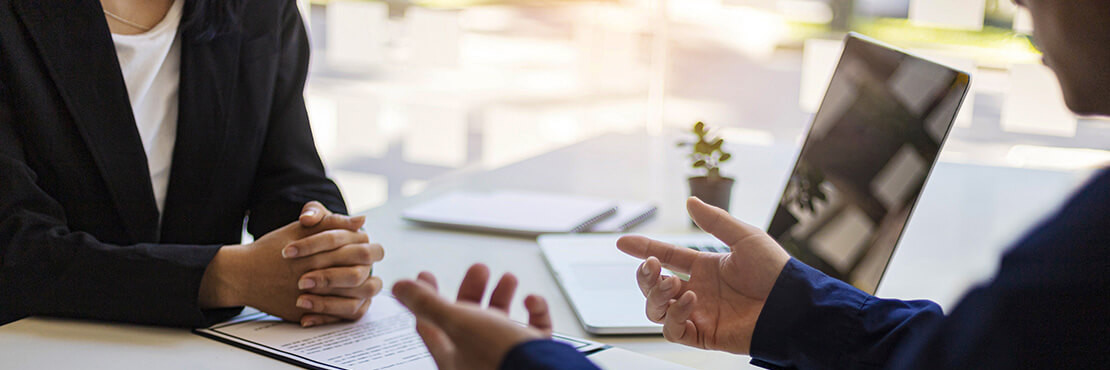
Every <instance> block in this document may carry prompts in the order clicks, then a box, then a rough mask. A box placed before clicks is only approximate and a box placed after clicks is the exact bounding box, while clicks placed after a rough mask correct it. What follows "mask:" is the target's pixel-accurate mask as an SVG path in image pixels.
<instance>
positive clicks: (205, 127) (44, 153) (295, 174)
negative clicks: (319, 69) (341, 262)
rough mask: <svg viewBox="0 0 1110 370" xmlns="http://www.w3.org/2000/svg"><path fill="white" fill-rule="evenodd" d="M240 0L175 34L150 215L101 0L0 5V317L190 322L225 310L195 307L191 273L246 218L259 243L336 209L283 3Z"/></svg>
mask: <svg viewBox="0 0 1110 370" xmlns="http://www.w3.org/2000/svg"><path fill="white" fill-rule="evenodd" d="M185 1H189V0H185ZM246 3H247V4H246V5H245V9H244V11H243V13H242V17H241V22H242V24H241V27H239V29H237V30H235V31H233V32H230V33H229V34H225V35H222V36H219V37H217V38H215V39H213V40H210V41H199V40H200V39H199V38H198V37H196V35H193V34H192V33H191V32H189V31H187V30H184V29H183V30H182V31H180V32H179V35H178V37H180V38H181V40H182V45H181V83H180V93H179V95H180V102H179V103H180V105H179V110H180V114H179V120H178V129H177V142H176V146H175V148H174V153H173V167H172V169H171V173H170V182H169V189H168V192H167V196H166V202H165V209H164V212H163V215H162V218H161V222H159V217H158V216H159V214H158V210H157V207H156V205H155V200H154V195H153V190H152V187H151V183H150V175H149V173H148V170H147V164H146V155H145V154H144V151H143V146H142V142H141V141H140V139H139V134H138V130H137V128H136V126H135V122H134V117H133V114H132V111H131V107H130V103H129V100H128V97H127V90H126V87H125V84H124V82H123V77H122V73H121V72H120V67H119V63H118V61H117V59H116V53H115V48H114V46H113V43H112V40H111V37H110V33H109V31H108V27H107V23H106V22H105V20H104V14H103V13H102V10H101V7H100V2H99V1H97V0H72V1H42V0H0V324H3V323H6V322H10V321H13V320H16V319H19V318H21V317H25V316H28V315H51V316H66V317H80V318H93V319H102V320H114V321H126V322H134V323H144V324H157V325H174V326H200V325H204V324H206V323H208V322H209V321H211V320H214V319H218V318H220V317H222V316H223V315H222V314H226V312H219V313H220V314H217V311H205V310H201V309H200V308H199V307H198V306H197V292H198V288H199V286H200V280H201V276H202V275H203V274H204V271H205V268H206V267H207V265H208V263H209V262H210V260H211V259H212V257H213V256H214V255H215V253H216V251H217V250H218V249H219V247H220V246H222V245H228V244H238V243H239V241H240V237H241V234H242V233H241V230H242V226H243V220H244V217H245V216H247V215H249V217H248V218H249V222H248V225H247V227H248V230H249V231H250V232H251V233H252V234H254V235H256V236H261V235H263V234H265V233H267V232H269V231H271V230H274V229H276V228H278V227H281V226H283V225H285V224H288V223H289V222H292V221H294V220H296V218H297V216H298V214H299V212H300V210H301V207H302V206H303V204H304V203H305V202H307V201H309V200H319V201H321V202H322V203H324V204H325V205H326V206H327V207H328V208H329V209H331V210H334V211H337V212H344V213H345V212H346V209H345V206H344V204H343V199H342V197H341V196H340V194H339V190H338V188H337V187H336V186H335V184H334V183H333V182H331V181H330V180H328V179H327V178H326V177H325V175H324V168H323V166H322V164H321V162H320V158H319V156H318V155H317V153H316V148H315V145H314V144H313V141H312V133H311V132H310V129H309V124H308V115H307V114H306V112H305V105H304V99H303V96H302V90H303V88H304V82H305V77H306V74H307V68H308V53H309V46H308V39H307V35H306V33H305V28H304V25H303V23H302V21H301V18H300V14H299V12H298V11H297V7H296V5H295V1H293V0H280V1H279V0H257V1H247V2H246ZM186 9H187V10H186V13H185V15H184V16H185V18H186V19H188V17H189V16H190V14H189V11H188V9H189V7H188V6H187V7H186ZM224 311H226V310H224Z"/></svg>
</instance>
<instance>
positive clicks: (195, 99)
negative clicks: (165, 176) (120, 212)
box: [162, 9, 253, 241]
mask: <svg viewBox="0 0 1110 370" xmlns="http://www.w3.org/2000/svg"><path fill="white" fill-rule="evenodd" d="M188 12H189V10H188V9H187V10H186V13H185V14H184V17H186V18H188V17H189V13H188ZM178 37H179V38H181V85H180V86H181V87H180V90H179V92H178V93H179V96H180V101H179V104H180V109H179V112H180V113H179V115H178V121H177V143H176V145H175V146H174V153H173V168H171V169H170V185H169V189H168V191H167V192H166V204H165V209H164V214H163V222H164V224H165V225H166V227H165V228H163V230H162V237H163V238H165V239H166V240H174V241H176V240H186V239H188V238H189V236H188V235H196V233H195V232H189V230H187V229H188V228H190V227H195V226H197V225H202V224H203V223H198V222H197V220H195V219H194V217H195V215H197V214H204V212H205V211H206V210H204V209H198V207H201V205H204V204H210V203H209V201H210V199H211V198H212V196H213V191H215V190H216V189H217V188H218V187H219V186H218V185H215V184H213V183H212V182H213V181H214V180H216V178H217V176H218V174H220V173H222V172H221V171H220V168H221V167H222V164H223V163H224V162H225V161H228V160H231V159H229V158H228V156H229V154H228V152H227V149H228V145H229V143H227V141H226V140H227V137H228V128H229V125H230V123H229V122H228V119H229V113H230V110H231V108H232V101H231V99H232V97H234V96H235V89H236V86H237V82H238V80H239V78H238V77H239V76H238V72H239V44H240V42H241V40H240V39H241V37H240V31H238V30H236V31H232V32H229V33H226V34H223V35H220V36H219V37H217V38H215V39H213V40H208V41H200V40H197V37H196V36H195V35H194V34H192V33H190V32H187V31H185V30H182V31H181V32H179V33H178ZM251 175H253V174H251ZM198 212H199V213H198Z"/></svg>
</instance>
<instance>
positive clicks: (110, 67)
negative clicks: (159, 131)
mask: <svg viewBox="0 0 1110 370" xmlns="http://www.w3.org/2000/svg"><path fill="white" fill-rule="evenodd" d="M15 4H16V9H17V11H19V13H20V18H21V19H22V20H23V22H24V24H25V26H26V27H27V30H28V32H29V33H30V34H31V37H32V38H33V39H34V42H35V44H36V45H37V47H38V49H39V52H40V53H42V58H43V59H44V60H45V64H46V67H47V68H48V70H49V71H50V74H51V76H52V77H53V79H54V83H55V85H57V87H58V91H59V93H60V94H61V97H62V99H63V100H64V101H65V103H66V106H67V107H68V109H69V111H70V113H71V114H73V120H74V122H76V125H77V128H78V130H79V131H80V133H81V135H82V137H83V138H84V140H85V142H86V144H87V145H88V147H89V150H90V151H91V153H92V156H93V158H94V160H95V162H96V165H97V167H98V168H99V170H100V173H101V175H102V176H103V178H104V181H105V183H106V184H107V186H108V189H109V191H110V192H111V195H112V198H113V200H114V201H115V203H116V207H117V210H118V211H119V213H120V218H121V219H122V220H123V222H124V226H125V227H126V229H127V231H128V233H129V234H130V235H131V237H132V238H134V241H135V242H152V241H156V240H157V237H158V235H157V234H158V231H157V230H158V208H157V206H156V204H155V201H154V191H153V189H152V188H151V185H150V171H149V170H148V169H147V162H146V152H145V151H144V150H143V144H142V139H140V138H139V131H138V128H136V126H135V117H134V114H133V113H132V110H131V104H130V101H129V100H128V98H127V87H126V86H125V84H124V82H123V74H122V72H120V68H119V62H118V60H117V58H116V53H115V45H114V44H113V43H112V39H111V37H110V33H109V31H108V25H107V23H106V22H105V21H104V16H103V13H102V12H103V11H102V9H101V7H100V2H98V1H96V0H75V1H62V2H56V1H41V0H19V1H16V2H15Z"/></svg>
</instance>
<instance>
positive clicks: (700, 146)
mask: <svg viewBox="0 0 1110 370" xmlns="http://www.w3.org/2000/svg"><path fill="white" fill-rule="evenodd" d="M694 151H695V152H698V153H701V154H709V153H712V152H713V150H712V149H710V146H709V144H708V143H706V142H704V141H701V142H698V143H697V144H695V145H694Z"/></svg>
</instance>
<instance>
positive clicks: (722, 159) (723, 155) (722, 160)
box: [717, 153, 732, 162]
mask: <svg viewBox="0 0 1110 370" xmlns="http://www.w3.org/2000/svg"><path fill="white" fill-rule="evenodd" d="M729 159H732V154H728V153H724V154H721V158H717V160H718V161H721V162H725V161H727V160H729Z"/></svg>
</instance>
